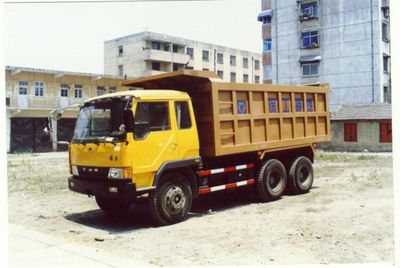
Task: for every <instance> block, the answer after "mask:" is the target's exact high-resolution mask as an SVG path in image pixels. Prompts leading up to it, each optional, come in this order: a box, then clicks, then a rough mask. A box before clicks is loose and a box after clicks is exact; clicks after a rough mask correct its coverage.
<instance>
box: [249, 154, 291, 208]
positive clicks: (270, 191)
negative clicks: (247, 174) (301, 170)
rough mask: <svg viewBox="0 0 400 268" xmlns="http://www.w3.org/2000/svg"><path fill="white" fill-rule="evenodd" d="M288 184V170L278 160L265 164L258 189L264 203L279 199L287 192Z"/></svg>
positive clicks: (259, 174)
mask: <svg viewBox="0 0 400 268" xmlns="http://www.w3.org/2000/svg"><path fill="white" fill-rule="evenodd" d="M286 183H287V177H286V170H285V167H284V166H283V164H282V163H281V162H280V161H279V160H277V159H271V160H268V161H267V162H265V163H264V164H263V165H262V166H261V169H260V172H259V173H258V177H257V184H256V189H257V193H258V196H259V198H260V199H261V200H262V201H273V200H277V199H279V198H280V197H281V196H282V194H283V192H284V191H285V188H286Z"/></svg>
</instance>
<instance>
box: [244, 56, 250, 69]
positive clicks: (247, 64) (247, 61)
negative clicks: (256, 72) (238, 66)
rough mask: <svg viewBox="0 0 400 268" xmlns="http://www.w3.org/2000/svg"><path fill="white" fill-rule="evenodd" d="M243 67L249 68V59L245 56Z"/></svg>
mask: <svg viewBox="0 0 400 268" xmlns="http://www.w3.org/2000/svg"><path fill="white" fill-rule="evenodd" d="M243 68H249V59H248V58H243Z"/></svg>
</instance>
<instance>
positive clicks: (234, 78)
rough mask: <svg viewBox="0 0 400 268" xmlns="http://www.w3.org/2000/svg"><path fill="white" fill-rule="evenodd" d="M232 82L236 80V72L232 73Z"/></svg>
mask: <svg viewBox="0 0 400 268" xmlns="http://www.w3.org/2000/svg"><path fill="white" fill-rule="evenodd" d="M231 82H232V83H234V82H236V73H233V72H232V73H231Z"/></svg>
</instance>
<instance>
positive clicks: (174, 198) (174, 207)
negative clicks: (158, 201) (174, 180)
mask: <svg viewBox="0 0 400 268" xmlns="http://www.w3.org/2000/svg"><path fill="white" fill-rule="evenodd" d="M185 204H186V197H185V194H184V193H183V190H182V189H181V188H180V187H178V186H173V187H171V188H169V189H168V191H167V194H166V195H165V205H166V208H167V209H168V211H169V212H170V213H172V214H174V213H178V212H180V211H181V210H182V209H183V208H184V206H185Z"/></svg>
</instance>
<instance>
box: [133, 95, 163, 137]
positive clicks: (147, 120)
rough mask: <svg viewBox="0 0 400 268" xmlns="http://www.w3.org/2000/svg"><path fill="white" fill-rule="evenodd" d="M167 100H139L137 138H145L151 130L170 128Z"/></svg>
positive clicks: (136, 116)
mask: <svg viewBox="0 0 400 268" xmlns="http://www.w3.org/2000/svg"><path fill="white" fill-rule="evenodd" d="M170 129H171V124H170V120H169V110H168V103H167V102H139V103H138V105H137V108H136V115H135V138H136V139H144V138H145V137H146V136H147V135H148V134H149V133H150V132H155V131H165V130H170Z"/></svg>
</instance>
